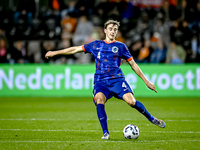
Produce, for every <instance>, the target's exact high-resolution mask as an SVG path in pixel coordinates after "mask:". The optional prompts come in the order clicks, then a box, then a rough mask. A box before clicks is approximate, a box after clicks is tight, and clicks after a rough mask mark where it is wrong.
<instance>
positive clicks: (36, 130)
mask: <svg viewBox="0 0 200 150" xmlns="http://www.w3.org/2000/svg"><path fill="white" fill-rule="evenodd" d="M0 131H33V132H102V131H99V130H69V129H66V130H43V129H0ZM110 132H122V131H117V130H113V131H112V130H111V131H110ZM140 132H145V133H149V132H150V131H140ZM152 132H154V133H155V132H156V133H183V134H199V133H200V132H194V131H181V132H176V131H152Z"/></svg>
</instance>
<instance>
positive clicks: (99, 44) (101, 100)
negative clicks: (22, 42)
mask: <svg viewBox="0 0 200 150" xmlns="http://www.w3.org/2000/svg"><path fill="white" fill-rule="evenodd" d="M119 26H120V23H119V22H117V21H114V20H108V21H107V22H106V23H105V24H104V32H105V35H106V39H105V40H95V41H93V42H91V43H88V44H85V45H82V46H75V47H70V48H66V49H63V50H58V51H49V52H47V53H46V56H45V57H46V58H49V57H53V56H55V55H70V54H75V53H79V52H83V51H84V52H85V53H91V54H92V55H93V57H94V58H95V62H96V73H95V75H94V88H93V100H94V103H95V105H96V110H97V116H98V119H99V121H100V124H101V127H102V130H103V137H102V139H109V138H110V136H109V131H108V127H107V115H106V112H105V107H104V105H105V103H106V101H107V100H108V99H110V98H111V97H113V96H114V97H116V98H118V99H122V100H124V101H125V102H126V103H127V104H128V105H130V106H131V107H132V108H135V109H136V110H138V111H139V112H140V113H142V114H143V115H144V116H145V117H146V118H147V119H148V120H149V121H150V122H152V123H153V124H155V125H157V126H159V127H161V128H164V127H165V125H166V124H165V122H164V121H162V120H160V119H157V118H155V117H154V116H152V115H151V114H150V113H149V112H148V111H147V109H146V108H145V107H144V105H143V104H142V103H141V102H140V101H138V100H136V99H135V98H134V97H133V91H132V89H131V87H130V86H129V84H128V83H127V82H126V80H125V77H124V74H123V73H122V70H121V69H120V68H119V67H120V64H121V62H122V59H126V61H127V62H128V63H129V64H130V66H131V68H132V70H133V71H135V73H136V74H137V75H138V76H139V77H140V78H141V79H142V80H143V81H144V83H145V84H146V86H147V87H148V88H149V89H151V90H153V91H155V92H156V93H157V91H156V88H155V86H154V84H153V83H151V82H149V80H148V79H147V78H146V77H145V76H144V74H143V73H142V71H141V70H140V68H139V67H138V65H137V64H136V63H135V61H134V59H133V57H132V56H131V54H130V52H129V50H128V48H127V46H126V45H125V44H123V43H121V42H118V41H116V40H115V37H116V35H117V32H118V28H119Z"/></svg>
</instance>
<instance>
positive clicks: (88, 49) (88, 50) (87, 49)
mask: <svg viewBox="0 0 200 150" xmlns="http://www.w3.org/2000/svg"><path fill="white" fill-rule="evenodd" d="M95 43H96V42H95V41H93V42H90V43H88V44H84V45H82V49H83V51H84V52H85V53H91V52H92V49H94V47H95Z"/></svg>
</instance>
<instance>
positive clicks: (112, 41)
mask: <svg viewBox="0 0 200 150" xmlns="http://www.w3.org/2000/svg"><path fill="white" fill-rule="evenodd" d="M104 42H105V43H106V44H110V43H114V42H116V40H114V41H112V42H110V43H109V42H108V41H106V40H104Z"/></svg>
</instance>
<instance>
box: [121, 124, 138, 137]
mask: <svg viewBox="0 0 200 150" xmlns="http://www.w3.org/2000/svg"><path fill="white" fill-rule="evenodd" d="M123 134H124V137H125V138H126V139H137V138H138V136H139V135H140V131H139V128H138V127H137V126H136V125H133V124H129V125H127V126H125V128H124V130H123Z"/></svg>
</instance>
